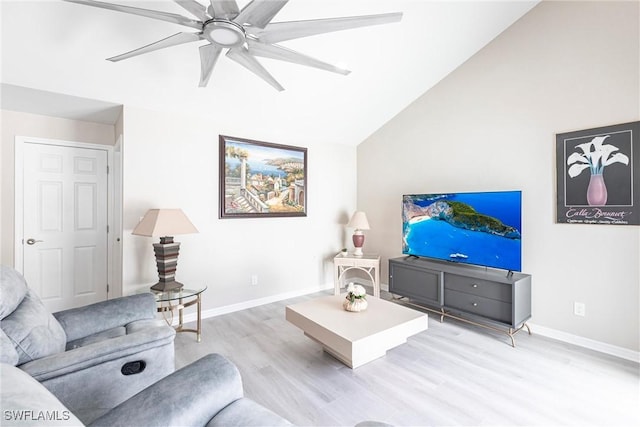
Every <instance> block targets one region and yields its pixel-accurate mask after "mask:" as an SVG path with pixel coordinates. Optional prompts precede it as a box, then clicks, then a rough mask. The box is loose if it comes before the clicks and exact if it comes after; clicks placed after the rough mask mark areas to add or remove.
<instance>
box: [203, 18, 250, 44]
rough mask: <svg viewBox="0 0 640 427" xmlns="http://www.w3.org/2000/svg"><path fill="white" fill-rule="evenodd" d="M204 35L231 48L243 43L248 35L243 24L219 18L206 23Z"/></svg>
mask: <svg viewBox="0 0 640 427" xmlns="http://www.w3.org/2000/svg"><path fill="white" fill-rule="evenodd" d="M202 35H203V37H205V38H206V39H207V40H209V41H210V42H211V43H213V44H215V45H218V46H221V47H229V48H231V47H236V46H240V45H242V44H243V43H244V42H245V39H246V36H247V35H246V33H245V31H244V28H242V25H240V24H237V23H235V22H233V21H229V20H227V19H218V18H213V19H210V20H208V21H206V22H205V23H204V25H203V28H202Z"/></svg>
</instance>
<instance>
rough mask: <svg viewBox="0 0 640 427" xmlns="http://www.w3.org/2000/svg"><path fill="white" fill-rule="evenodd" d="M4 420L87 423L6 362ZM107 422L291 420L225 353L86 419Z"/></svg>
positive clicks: (126, 425)
mask: <svg viewBox="0 0 640 427" xmlns="http://www.w3.org/2000/svg"><path fill="white" fill-rule="evenodd" d="M0 379H1V380H2V389H1V390H0V393H1V394H0V409H1V413H2V416H3V421H4V422H3V425H7V426H10V425H20V426H52V425H55V426H81V425H83V423H82V422H81V421H80V420H79V419H78V418H77V417H76V416H75V414H74V413H73V412H72V411H69V410H68V408H66V407H64V406H63V405H62V404H61V403H60V402H59V401H58V400H57V399H56V398H55V397H54V396H53V395H52V394H51V393H50V392H49V391H48V390H46V389H45V388H44V387H42V385H41V384H39V383H38V382H37V381H35V380H33V378H31V377H30V376H28V375H26V374H25V373H24V372H23V371H21V370H20V369H17V368H15V367H13V366H11V365H7V364H4V363H3V364H0ZM86 425H90V426H105V427H118V426H122V427H154V426H185V427H187V426H188V427H204V426H207V427H215V426H245V427H250V426H287V425H290V423H289V422H288V421H287V420H286V419H284V418H282V417H281V416H279V415H277V414H275V413H274V412H272V411H270V410H268V409H266V408H265V407H263V406H261V405H260V404H258V403H256V402H254V401H253V400H250V399H248V398H246V397H244V393H243V389H242V380H241V378H240V373H239V372H238V369H237V368H236V367H235V365H233V363H231V362H230V361H229V360H228V359H226V358H224V357H223V356H221V355H219V354H209V355H207V356H205V357H203V358H202V359H200V360H198V361H196V362H194V363H192V364H190V365H188V366H185V367H184V368H182V369H180V370H178V371H175V372H174V373H173V374H171V375H169V376H167V377H165V378H163V379H162V380H160V381H158V382H157V383H155V384H153V385H151V386H150V387H148V388H146V389H145V390H143V391H141V392H140V393H138V394H136V395H135V396H133V397H131V398H130V399H128V400H126V401H124V402H123V403H122V404H120V405H118V406H116V407H115V408H113V409H111V410H110V411H108V412H107V413H105V414H104V415H103V416H101V417H99V418H97V419H95V420H93V421H92V422H91V423H89V424H86Z"/></svg>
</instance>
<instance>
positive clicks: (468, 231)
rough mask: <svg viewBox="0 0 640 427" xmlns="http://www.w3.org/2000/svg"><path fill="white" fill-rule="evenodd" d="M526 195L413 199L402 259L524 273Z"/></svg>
mask: <svg viewBox="0 0 640 427" xmlns="http://www.w3.org/2000/svg"><path fill="white" fill-rule="evenodd" d="M521 232H522V192H521V191H494V192H476V193H443V194H410V195H404V196H403V199H402V237H403V239H402V253H403V254H405V255H414V256H417V257H427V258H435V259H440V260H446V261H451V262H458V263H465V264H473V265H480V266H485V267H492V268H497V269H504V270H509V271H521V264H522V250H521Z"/></svg>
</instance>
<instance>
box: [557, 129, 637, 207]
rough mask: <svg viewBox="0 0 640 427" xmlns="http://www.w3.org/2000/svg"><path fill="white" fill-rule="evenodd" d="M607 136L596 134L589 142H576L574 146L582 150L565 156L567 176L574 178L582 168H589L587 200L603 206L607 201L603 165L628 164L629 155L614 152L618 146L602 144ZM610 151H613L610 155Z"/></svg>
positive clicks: (594, 204)
mask: <svg viewBox="0 0 640 427" xmlns="http://www.w3.org/2000/svg"><path fill="white" fill-rule="evenodd" d="M607 138H609V135H605V136H597V137H595V138H593V139H592V140H591V141H590V142H585V143H584V144H578V145H576V147H575V148H579V149H580V150H581V151H582V152H578V151H576V152H573V153H571V155H570V156H569V157H567V165H569V166H570V167H569V171H568V173H569V176H570V177H571V178H575V177H576V176H578V175H580V174H581V173H582V171H583V170H585V169H589V171H590V172H591V179H590V181H589V187H588V188H587V202H588V203H589V205H590V206H604V205H605V204H606V203H607V187H606V186H605V183H604V178H603V176H602V173H603V171H604V168H605V166H609V165H611V164H613V163H622V164H624V165H627V166H628V165H629V157H628V156H627V155H626V154H623V153H615V152H616V151H618V150H619V149H618V147H616V146H614V145H611V144H603V143H604V141H605V140H606V139H607ZM612 153H615V154H613V155H611V154H612Z"/></svg>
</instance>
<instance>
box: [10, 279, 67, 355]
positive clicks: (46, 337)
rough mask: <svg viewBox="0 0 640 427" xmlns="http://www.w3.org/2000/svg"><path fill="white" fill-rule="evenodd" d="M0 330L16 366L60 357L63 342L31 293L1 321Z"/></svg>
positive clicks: (64, 338) (54, 323)
mask: <svg viewBox="0 0 640 427" xmlns="http://www.w3.org/2000/svg"><path fill="white" fill-rule="evenodd" d="M2 330H3V331H4V333H5V334H7V336H8V337H9V339H10V340H11V341H12V342H13V346H14V347H15V349H16V351H17V352H18V365H21V364H23V363H26V362H30V361H32V360H35V359H40V358H42V357H46V356H49V355H52V354H56V353H61V352H63V351H64V349H65V344H66V342H67V336H66V334H65V333H64V330H63V329H62V326H60V323H58V321H57V320H56V319H55V318H54V317H53V315H52V314H51V313H49V311H47V309H46V308H45V307H44V304H42V301H41V300H40V298H38V296H37V295H36V294H35V293H34V292H33V291H32V290H29V291H28V292H27V295H26V296H25V298H24V299H23V300H22V302H21V303H20V305H18V307H17V308H16V309H15V310H14V311H13V313H11V314H9V315H8V316H7V317H5V318H4V319H2Z"/></svg>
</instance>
